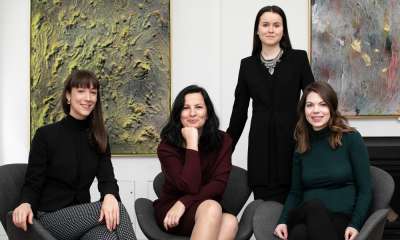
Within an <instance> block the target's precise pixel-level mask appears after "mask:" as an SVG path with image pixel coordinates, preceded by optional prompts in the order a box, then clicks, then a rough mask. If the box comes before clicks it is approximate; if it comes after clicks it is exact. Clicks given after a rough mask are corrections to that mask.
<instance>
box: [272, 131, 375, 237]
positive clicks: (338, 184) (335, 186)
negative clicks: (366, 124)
mask: <svg viewBox="0 0 400 240" xmlns="http://www.w3.org/2000/svg"><path fill="white" fill-rule="evenodd" d="M330 133H331V132H330V130H329V128H325V129H323V130H321V131H312V132H311V136H310V143H311V149H310V150H308V151H307V152H305V153H304V154H299V153H295V154H294V158H293V172H292V187H291V190H290V192H289V195H288V198H287V200H286V203H285V207H284V209H283V212H282V215H281V218H280V219H279V223H285V222H286V221H287V215H288V211H289V210H290V209H292V208H295V207H298V206H299V205H300V204H301V203H303V202H305V201H308V200H312V199H319V200H321V201H322V202H323V203H324V205H325V206H326V207H327V208H328V209H329V210H331V211H332V212H341V213H347V214H350V215H351V216H352V218H351V221H350V223H349V226H351V227H354V228H356V229H358V230H360V228H361V227H362V225H363V223H364V220H365V219H366V217H367V214H368V210H369V207H370V203H371V198H372V190H371V177H370V172H369V158H368V153H367V149H366V147H365V145H364V142H363V139H362V137H361V135H360V134H359V133H358V132H350V133H344V134H343V137H342V146H339V147H338V148H337V149H332V148H331V146H330V145H329V135H330Z"/></svg>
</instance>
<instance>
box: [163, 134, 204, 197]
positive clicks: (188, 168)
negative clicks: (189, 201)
mask: <svg viewBox="0 0 400 240" xmlns="http://www.w3.org/2000/svg"><path fill="white" fill-rule="evenodd" d="M185 151H186V152H185V155H184V159H183V160H182V157H181V155H180V154H179V152H178V149H177V148H176V147H174V146H171V145H169V144H167V143H163V142H162V143H160V145H159V146H158V148H157V154H158V158H159V159H160V162H161V168H162V171H163V173H164V175H165V177H166V178H167V179H168V181H170V182H171V183H173V185H174V186H175V187H176V188H177V189H178V190H179V191H181V192H183V193H185V194H190V193H193V194H194V193H197V192H198V191H199V190H200V186H201V166H200V156H199V153H198V151H195V150H192V149H186V150H185Z"/></svg>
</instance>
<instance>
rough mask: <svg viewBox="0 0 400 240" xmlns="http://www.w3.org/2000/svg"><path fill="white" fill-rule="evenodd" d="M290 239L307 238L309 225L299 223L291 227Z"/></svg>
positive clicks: (303, 239) (304, 239)
mask: <svg viewBox="0 0 400 240" xmlns="http://www.w3.org/2000/svg"><path fill="white" fill-rule="evenodd" d="M288 239H289V240H307V239H308V235H307V227H306V225H305V224H297V225H295V226H293V227H292V228H291V229H290V233H289V236H288Z"/></svg>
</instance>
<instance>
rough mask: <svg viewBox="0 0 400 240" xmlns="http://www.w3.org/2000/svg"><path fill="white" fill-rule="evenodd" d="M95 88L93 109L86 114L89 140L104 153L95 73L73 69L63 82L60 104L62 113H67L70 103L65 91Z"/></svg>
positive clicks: (105, 141) (104, 131)
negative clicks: (78, 88) (88, 122)
mask: <svg viewBox="0 0 400 240" xmlns="http://www.w3.org/2000/svg"><path fill="white" fill-rule="evenodd" d="M77 87H83V88H91V87H93V88H96V89H97V101H96V105H95V107H94V109H93V111H92V112H91V113H90V115H89V116H88V119H89V121H90V126H89V140H91V142H93V143H94V145H96V146H97V148H98V150H99V151H100V152H101V153H105V152H106V149H107V131H106V128H105V126H104V120H103V111H102V107H101V96H100V83H99V80H98V79H97V77H96V75H95V74H94V73H93V72H91V71H88V70H75V71H73V72H72V73H71V74H70V75H69V76H68V77H67V79H66V80H65V82H64V90H63V92H62V95H61V104H62V107H63V110H64V113H65V114H67V115H69V112H70V105H69V104H68V101H67V93H71V90H72V88H77Z"/></svg>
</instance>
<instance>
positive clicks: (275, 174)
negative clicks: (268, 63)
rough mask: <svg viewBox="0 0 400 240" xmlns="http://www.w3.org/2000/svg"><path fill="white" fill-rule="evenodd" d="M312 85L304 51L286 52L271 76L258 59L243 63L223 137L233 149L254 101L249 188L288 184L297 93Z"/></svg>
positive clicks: (254, 58) (249, 58)
mask: <svg viewBox="0 0 400 240" xmlns="http://www.w3.org/2000/svg"><path fill="white" fill-rule="evenodd" d="M313 81H314V77H313V74H312V72H311V68H310V65H309V62H308V58H307V53H306V52H305V51H303V50H294V49H293V50H285V51H284V53H283V55H282V57H281V59H280V62H279V63H278V64H277V65H276V67H275V71H274V74H273V75H270V74H269V72H268V70H267V69H266V67H265V66H264V65H263V64H262V62H261V60H260V57H259V56H250V57H247V58H244V59H242V61H241V64H240V70H239V78H238V83H237V86H236V90H235V102H234V105H233V109H232V115H231V119H230V123H229V127H228V129H227V132H228V133H229V134H230V135H231V137H232V139H233V144H234V145H236V143H237V141H238V140H239V138H240V135H241V134H242V131H243V128H244V126H245V124H246V120H247V109H248V107H249V101H250V99H252V104H253V114H252V119H251V127H250V133H249V140H248V141H249V144H248V173H249V175H248V176H249V184H250V186H265V185H270V184H272V185H275V184H289V182H290V171H291V162H292V154H293V151H294V140H293V130H294V126H295V124H296V108H297V103H298V101H299V97H300V92H301V90H302V89H304V88H305V87H306V86H307V85H308V84H309V83H310V82H313Z"/></svg>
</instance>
